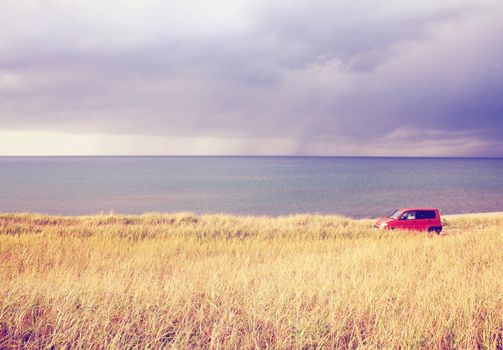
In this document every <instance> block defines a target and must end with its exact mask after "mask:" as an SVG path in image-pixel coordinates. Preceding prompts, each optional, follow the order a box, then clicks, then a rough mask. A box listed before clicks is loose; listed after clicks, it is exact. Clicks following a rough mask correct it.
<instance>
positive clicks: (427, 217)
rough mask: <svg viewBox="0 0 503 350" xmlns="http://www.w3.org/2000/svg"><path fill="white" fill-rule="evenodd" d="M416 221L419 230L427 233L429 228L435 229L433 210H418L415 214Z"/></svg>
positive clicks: (435, 222)
mask: <svg viewBox="0 0 503 350" xmlns="http://www.w3.org/2000/svg"><path fill="white" fill-rule="evenodd" d="M416 221H417V222H418V227H419V229H421V230H424V231H427V230H428V229H429V228H430V227H436V226H438V225H437V221H436V213H435V211H434V210H418V211H417V212H416Z"/></svg>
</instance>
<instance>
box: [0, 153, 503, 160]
mask: <svg viewBox="0 0 503 350" xmlns="http://www.w3.org/2000/svg"><path fill="white" fill-rule="evenodd" d="M71 157H74V158H77V157H78V158H100V157H101V158H147V157H151V158H191V157H192V158H203V157H207V158H224V157H226V158H246V157H248V158H451V159H452V158H456V159H503V156H412V155H411V156H395V155H389V156H373V155H309V154H306V155H295V154H293V155H282V154H276V155H260V154H248V155H236V154H139V155H134V154H94V155H93V154H89V155H83V154H77V155H57V154H55V155H26V154H23V155H0V158H71Z"/></svg>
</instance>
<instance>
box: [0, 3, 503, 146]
mask: <svg viewBox="0 0 503 350" xmlns="http://www.w3.org/2000/svg"><path fill="white" fill-rule="evenodd" d="M442 3H443V4H442ZM502 19H503V4H502V3H501V2H500V1H489V0H487V1H479V2H473V1H449V2H434V1H409V2H403V1H390V0H386V1H349V0H348V1H342V0H337V1H307V0H299V1H283V0H282V1H274V2H266V1H232V2H231V1H223V0H220V1H216V2H211V4H210V2H202V1H173V2H171V1H170V2H166V1H157V0H148V1H142V2H136V1H108V2H101V1H86V2H84V1H56V0H53V1H47V2H44V3H43V4H42V2H40V1H34V0H32V1H28V0H25V1H11V0H6V1H2V2H1V3H0V136H1V135H4V137H3V140H4V141H2V139H0V154H16V153H30V147H28V148H26V147H24V148H22V150H21V148H19V149H17V148H16V147H17V146H16V147H15V146H13V142H12V140H13V138H14V136H13V135H15V138H16V139H19V142H18V143H22V142H23V140H20V138H22V137H23V136H22V135H23V133H24V135H25V136H26V137H28V135H29V133H28V132H31V133H32V135H35V134H37V135H43V134H44V133H45V134H46V135H48V134H51V135H53V134H61V135H75V140H77V139H78V138H79V137H80V138H83V137H86V135H100V136H99V138H100V140H102V139H103V138H107V137H108V139H109V140H110V143H114V142H115V144H114V146H113V147H112V148H110V146H109V145H107V142H103V141H100V142H97V143H96V144H94V145H93V147H92V152H93V153H95V154H106V153H110V152H112V153H115V154H128V153H154V154H171V153H178V154H192V153H203V154H315V155H440V156H451V155H452V156H503V141H502V140H503V98H502V97H501V96H503V61H502V59H501V58H502V57H503V40H501V38H502V37H503V20H502ZM6 135H7V136H8V135H10V137H7V136H6ZM51 138H52V139H54V137H51ZM8 139H9V140H10V141H9V142H7V141H6V140H8ZM89 139H92V138H89ZM43 140H44V138H40V141H39V142H43ZM62 140H63V139H62ZM69 140H70V141H69ZM93 140H96V138H94V139H93ZM114 140H115V141H114ZM148 140H151V142H150V145H149V147H145V144H149V141H148ZM27 142H28V141H27ZM62 142H63V141H62ZM64 142H65V143H67V142H71V138H70V139H68V138H67V137H66V136H65V138H64ZM131 143H133V144H135V143H136V144H137V145H138V147H136V148H135V147H134V145H133V146H131ZM126 144H128V145H126ZM152 145H155V146H152ZM194 145H196V146H194ZM31 147H32V148H33V149H34V150H33V152H32V153H36V149H37V147H40V145H37V144H36V142H35V143H33V145H32V146H31ZM54 147H55V148H57V147H58V145H57V144H56V145H55V146H54ZM84 149H85V148H84ZM134 149H137V150H138V151H137V152H134V151H132V150H134ZM76 152H77V153H78V151H76ZM83 152H84V151H83Z"/></svg>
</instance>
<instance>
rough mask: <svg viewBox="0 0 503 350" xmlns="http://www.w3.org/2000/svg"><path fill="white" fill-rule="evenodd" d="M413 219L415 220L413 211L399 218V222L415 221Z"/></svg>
mask: <svg viewBox="0 0 503 350" xmlns="http://www.w3.org/2000/svg"><path fill="white" fill-rule="evenodd" d="M415 219H416V212H415V211H407V212H405V213H404V214H403V215H402V217H401V218H400V220H415Z"/></svg>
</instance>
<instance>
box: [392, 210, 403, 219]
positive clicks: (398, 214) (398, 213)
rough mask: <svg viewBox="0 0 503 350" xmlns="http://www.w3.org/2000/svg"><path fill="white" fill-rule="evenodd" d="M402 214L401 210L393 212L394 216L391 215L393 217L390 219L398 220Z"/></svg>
mask: <svg viewBox="0 0 503 350" xmlns="http://www.w3.org/2000/svg"><path fill="white" fill-rule="evenodd" d="M400 214H402V211H401V210H395V211H394V212H393V214H391V215H390V216H389V218H390V219H396V218H398V217H399V216H400Z"/></svg>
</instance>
